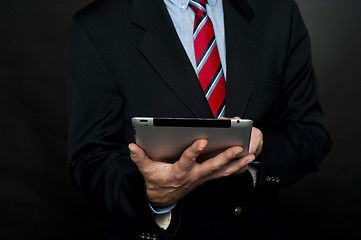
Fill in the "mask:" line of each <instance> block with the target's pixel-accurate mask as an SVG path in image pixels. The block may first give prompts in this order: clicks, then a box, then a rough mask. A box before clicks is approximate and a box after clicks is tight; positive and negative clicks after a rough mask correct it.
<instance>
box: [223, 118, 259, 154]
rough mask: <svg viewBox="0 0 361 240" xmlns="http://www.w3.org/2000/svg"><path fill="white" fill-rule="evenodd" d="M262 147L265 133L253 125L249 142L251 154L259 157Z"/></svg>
mask: <svg viewBox="0 0 361 240" xmlns="http://www.w3.org/2000/svg"><path fill="white" fill-rule="evenodd" d="M220 119H239V120H241V118H240V117H234V118H226V117H221V118H220ZM262 148H263V134H262V132H261V130H259V129H258V128H255V127H252V133H251V140H250V143H249V150H248V152H249V153H250V154H253V155H255V156H256V157H258V155H259V154H260V153H261V151H262Z"/></svg>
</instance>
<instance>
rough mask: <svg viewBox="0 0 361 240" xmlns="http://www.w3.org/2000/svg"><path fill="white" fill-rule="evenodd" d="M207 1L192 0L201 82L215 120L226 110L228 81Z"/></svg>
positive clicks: (196, 52) (195, 42)
mask: <svg viewBox="0 0 361 240" xmlns="http://www.w3.org/2000/svg"><path fill="white" fill-rule="evenodd" d="M206 2H207V0H191V1H189V6H190V7H191V8H192V9H193V11H194V12H195V19H194V28H193V43H194V51H195V56H196V66H197V73H198V78H199V82H200V84H201V86H202V88H203V91H204V94H205V96H206V98H207V101H208V104H209V106H210V108H211V110H212V113H213V115H214V117H215V118H219V117H222V116H223V115H224V110H225V97H226V81H225V79H224V73H223V69H222V64H221V60H220V58H219V53H218V48H217V43H216V38H215V35H214V30H213V24H212V21H211V19H210V18H209V17H208V15H207V10H206Z"/></svg>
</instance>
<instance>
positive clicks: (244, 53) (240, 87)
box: [223, 0, 262, 117]
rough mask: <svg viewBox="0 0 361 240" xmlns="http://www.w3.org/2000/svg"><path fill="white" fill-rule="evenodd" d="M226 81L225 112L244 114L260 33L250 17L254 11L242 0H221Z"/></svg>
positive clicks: (259, 44)
mask: <svg viewBox="0 0 361 240" xmlns="http://www.w3.org/2000/svg"><path fill="white" fill-rule="evenodd" d="M223 9H224V22H225V35H226V59H227V84H226V116H227V117H234V116H239V117H243V114H244V113H245V110H246V107H247V103H248V99H249V96H250V93H251V90H252V86H253V84H254V80H255V76H256V73H257V70H258V65H259V62H260V56H261V49H262V44H261V40H262V38H261V35H260V34H259V33H258V32H257V31H256V30H255V29H253V28H252V26H251V25H250V24H249V21H250V20H251V19H252V17H253V11H252V9H251V8H250V6H249V5H248V3H247V1H245V0H224V1H223Z"/></svg>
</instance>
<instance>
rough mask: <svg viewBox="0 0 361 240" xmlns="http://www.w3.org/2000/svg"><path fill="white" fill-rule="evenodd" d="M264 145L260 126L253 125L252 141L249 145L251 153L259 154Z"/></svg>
mask: <svg viewBox="0 0 361 240" xmlns="http://www.w3.org/2000/svg"><path fill="white" fill-rule="evenodd" d="M262 146H263V134H262V132H261V131H260V130H259V129H258V128H255V127H253V128H252V133H251V141H250V145H249V153H251V154H254V155H255V156H258V154H259V153H260V152H261V150H262Z"/></svg>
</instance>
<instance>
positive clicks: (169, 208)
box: [149, 203, 177, 214]
mask: <svg viewBox="0 0 361 240" xmlns="http://www.w3.org/2000/svg"><path fill="white" fill-rule="evenodd" d="M176 204H177V203H174V204H172V205H169V206H166V207H152V205H151V204H150V203H149V207H150V209H151V210H152V212H153V213H154V214H165V213H169V212H170V211H172V209H173V208H174V207H175V205H176Z"/></svg>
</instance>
